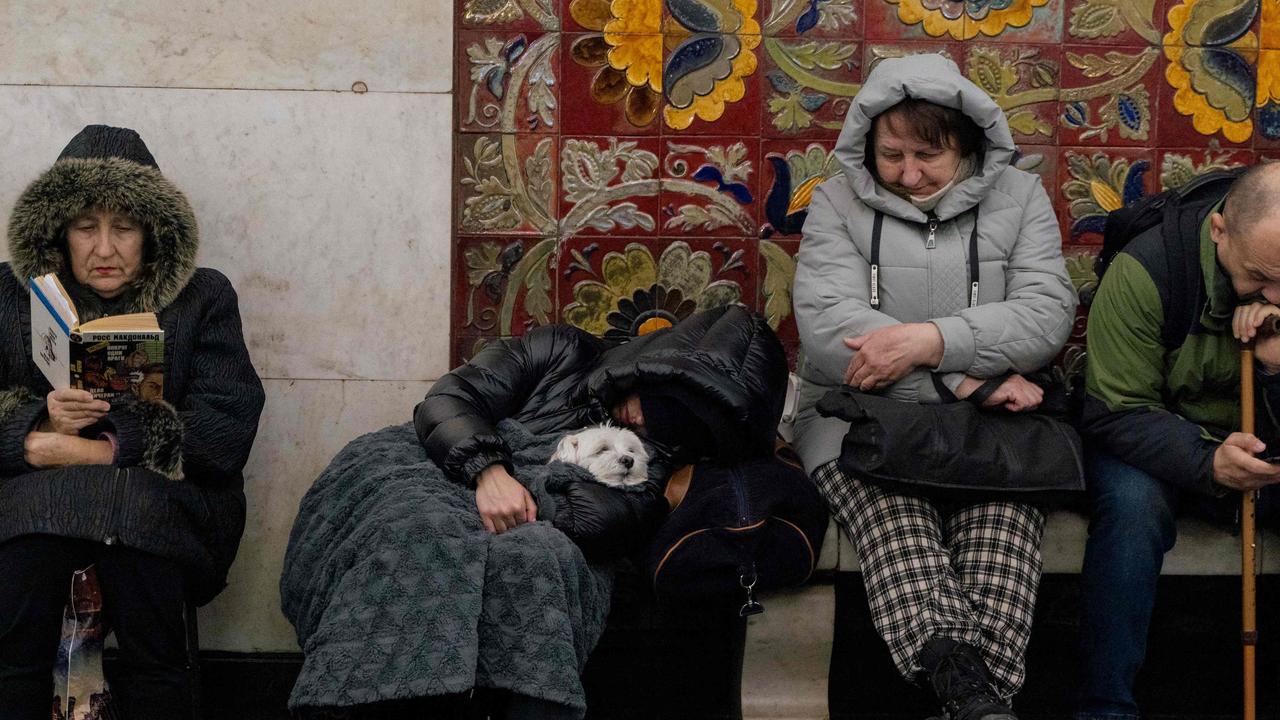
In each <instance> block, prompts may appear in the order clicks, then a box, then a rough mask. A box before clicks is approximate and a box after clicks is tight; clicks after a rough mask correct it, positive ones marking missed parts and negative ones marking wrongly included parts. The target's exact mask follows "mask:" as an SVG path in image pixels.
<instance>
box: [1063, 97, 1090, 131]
mask: <svg viewBox="0 0 1280 720" xmlns="http://www.w3.org/2000/svg"><path fill="white" fill-rule="evenodd" d="M1062 121H1063V122H1065V123H1066V124H1067V125H1069V126H1071V127H1073V128H1080V127H1084V126H1085V125H1088V124H1089V108H1088V107H1087V106H1086V105H1085V104H1084V103H1082V102H1078V101H1077V102H1073V103H1070V104H1069V105H1067V106H1066V107H1065V108H1063V109H1062Z"/></svg>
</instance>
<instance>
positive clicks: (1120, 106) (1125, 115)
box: [1116, 93, 1142, 132]
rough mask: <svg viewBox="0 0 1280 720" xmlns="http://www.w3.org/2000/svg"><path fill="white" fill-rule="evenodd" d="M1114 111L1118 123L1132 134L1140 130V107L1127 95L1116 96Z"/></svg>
mask: <svg viewBox="0 0 1280 720" xmlns="http://www.w3.org/2000/svg"><path fill="white" fill-rule="evenodd" d="M1116 110H1117V113H1116V114H1117V115H1118V116H1119V118H1120V122H1121V123H1123V124H1124V126H1125V127H1127V128H1129V129H1130V130H1132V131H1134V132H1138V130H1140V129H1141V128H1142V106H1141V105H1139V104H1138V102H1137V101H1136V100H1134V99H1133V98H1132V97H1130V96H1129V95H1125V94H1123V93H1122V94H1120V95H1118V96H1116Z"/></svg>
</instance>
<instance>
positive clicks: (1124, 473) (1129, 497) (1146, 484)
mask: <svg viewBox="0 0 1280 720" xmlns="http://www.w3.org/2000/svg"><path fill="white" fill-rule="evenodd" d="M1091 470H1092V472H1091V474H1090V477H1089V484H1090V485H1089V496H1090V506H1091V512H1090V520H1089V533H1090V535H1094V534H1097V533H1099V532H1106V533H1108V534H1122V535H1124V536H1125V537H1129V538H1131V539H1133V540H1134V541H1144V540H1145V541H1150V542H1156V543H1158V544H1159V545H1160V546H1161V547H1163V548H1165V549H1166V550H1167V549H1168V548H1171V547H1173V543H1174V540H1175V539H1176V537H1177V525H1176V523H1175V507H1174V502H1173V500H1174V492H1173V490H1172V489H1171V488H1170V487H1168V486H1167V484H1166V483H1164V482H1163V481H1161V480H1158V479H1156V478H1154V477H1152V476H1150V475H1148V474H1147V473H1145V472H1143V471H1141V470H1139V469H1138V468H1135V467H1133V466H1131V465H1127V464H1125V463H1123V462H1121V461H1119V460H1116V459H1114V458H1110V457H1102V458H1097V459H1095V461H1094V462H1093V463H1092V464H1091Z"/></svg>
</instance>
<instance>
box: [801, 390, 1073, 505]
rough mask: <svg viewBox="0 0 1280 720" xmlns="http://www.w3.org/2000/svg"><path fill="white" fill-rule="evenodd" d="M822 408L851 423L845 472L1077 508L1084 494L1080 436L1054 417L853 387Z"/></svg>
mask: <svg viewBox="0 0 1280 720" xmlns="http://www.w3.org/2000/svg"><path fill="white" fill-rule="evenodd" d="M976 394H977V393H976V392H975V395H976ZM817 410H818V413H819V414H821V415H824V416H827V417H838V418H840V419H842V420H847V421H849V432H848V433H846V434H845V437H844V442H843V444H842V446H841V451H840V459H839V466H840V469H841V470H843V471H844V472H846V473H848V474H851V475H855V476H857V477H860V478H866V479H868V480H870V481H872V482H875V483H876V484H878V485H881V486H882V487H887V488H889V489H892V490H895V491H898V492H914V493H917V494H924V495H928V496H931V497H940V498H955V499H968V500H981V499H1000V500H1016V501H1020V502H1032V503H1041V504H1046V503H1064V502H1072V501H1074V500H1076V499H1078V494H1079V493H1080V492H1081V491H1083V490H1084V461H1083V452H1082V447H1081V442H1080V436H1079V435H1078V434H1077V433H1076V431H1075V429H1074V428H1073V427H1072V426H1071V425H1070V424H1069V423H1067V422H1066V421H1065V420H1064V419H1062V418H1061V417H1057V416H1054V415H1051V414H1046V413H1040V412H1026V413H1011V412H1006V411H1002V410H988V409H983V408H980V407H979V405H978V403H975V402H952V403H947V404H943V405H922V404H919V403H913V402H903V401H900V400H891V399H888V398H884V397H880V396H878V395H869V394H866V393H861V392H858V391H857V390H854V389H853V388H851V387H849V386H847V385H846V386H844V387H842V388H840V389H837V390H832V391H830V392H828V393H827V394H826V395H824V396H823V397H822V398H821V399H820V400H819V401H818V405H817Z"/></svg>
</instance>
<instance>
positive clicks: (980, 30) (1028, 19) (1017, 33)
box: [964, 0, 1132, 43]
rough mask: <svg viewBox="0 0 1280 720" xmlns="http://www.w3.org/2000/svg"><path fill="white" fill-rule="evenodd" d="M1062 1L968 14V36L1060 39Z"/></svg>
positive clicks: (1034, 40) (1043, 0)
mask: <svg viewBox="0 0 1280 720" xmlns="http://www.w3.org/2000/svg"><path fill="white" fill-rule="evenodd" d="M1063 1H1064V0H1047V2H1046V0H1030V3H1029V4H1030V5H1031V12H1030V14H1029V15H1028V13H1027V3H1026V2H1022V1H1015V2H1013V3H1012V4H1011V5H1010V7H1008V8H1006V9H1003V10H987V12H986V13H985V16H984V17H981V18H975V17H973V16H971V15H968V14H966V15H965V29H964V32H965V36H966V37H968V38H969V39H970V40H974V41H980V42H991V41H994V42H1011V43H1060V42H1062V22H1063V17H1062V15H1063ZM1131 1H1132V0H1125V2H1131ZM967 4H968V3H966V5H967Z"/></svg>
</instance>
